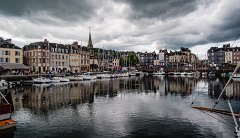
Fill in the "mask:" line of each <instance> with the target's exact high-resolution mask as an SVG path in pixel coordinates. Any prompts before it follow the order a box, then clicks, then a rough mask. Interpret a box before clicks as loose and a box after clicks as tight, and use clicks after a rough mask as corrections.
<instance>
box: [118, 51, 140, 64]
mask: <svg viewBox="0 0 240 138" xmlns="http://www.w3.org/2000/svg"><path fill="white" fill-rule="evenodd" d="M138 63H139V59H138V57H137V55H136V54H135V53H130V54H129V55H128V56H127V57H125V58H120V66H136V65H137V64H138Z"/></svg>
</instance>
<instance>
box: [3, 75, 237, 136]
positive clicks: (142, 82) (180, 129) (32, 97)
mask: <svg viewBox="0 0 240 138" xmlns="http://www.w3.org/2000/svg"><path fill="white" fill-rule="evenodd" d="M226 81H227V80H226V79H207V78H194V77H164V76H147V77H129V78H116V79H98V80H93V81H79V82H69V83H56V84H26V85H23V86H20V87H13V88H11V89H8V90H7V91H5V93H7V97H8V98H9V99H10V101H11V103H13V105H14V111H13V115H12V118H13V119H14V120H15V121H17V127H16V130H9V131H7V132H4V133H0V137H1V138H2V137H13V138H32V137H34V138H80V137H84V138H86V137H97V138H100V137H165V138H174V137H178V138H186V137H187V138H214V137H226V138H230V137H235V133H234V130H235V129H234V123H233V120H232V118H231V116H230V117H229V116H225V115H220V114H213V113H209V112H202V111H199V110H196V109H193V108H191V106H204V107H209V108H211V107H212V106H213V105H214V101H215V100H216V98H217V97H218V95H219V94H220V92H221V90H222V88H223V86H224V84H225V83H226ZM239 89H240V82H238V81H233V82H232V83H231V84H230V85H229V87H228V88H227V92H226V93H225V94H224V96H223V98H222V99H221V100H220V102H219V104H218V105H217V106H216V108H217V109H223V110H229V108H228V105H227V102H226V98H228V97H230V98H231V102H232V106H233V110H234V111H240V108H239V107H240V106H239V104H240V101H239V97H240V91H239Z"/></svg>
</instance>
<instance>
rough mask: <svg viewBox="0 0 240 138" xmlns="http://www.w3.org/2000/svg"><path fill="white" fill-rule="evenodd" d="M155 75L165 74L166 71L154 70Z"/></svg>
mask: <svg viewBox="0 0 240 138" xmlns="http://www.w3.org/2000/svg"><path fill="white" fill-rule="evenodd" d="M153 75H165V72H164V71H158V72H154V73H153Z"/></svg>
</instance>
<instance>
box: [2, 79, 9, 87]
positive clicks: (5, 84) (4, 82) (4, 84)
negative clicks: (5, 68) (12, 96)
mask: <svg viewBox="0 0 240 138" xmlns="http://www.w3.org/2000/svg"><path fill="white" fill-rule="evenodd" d="M7 85H8V83H7V81H5V80H1V81H0V86H7Z"/></svg>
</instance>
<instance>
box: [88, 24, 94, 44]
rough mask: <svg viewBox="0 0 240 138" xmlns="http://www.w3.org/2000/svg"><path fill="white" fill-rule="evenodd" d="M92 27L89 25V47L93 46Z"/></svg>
mask: <svg viewBox="0 0 240 138" xmlns="http://www.w3.org/2000/svg"><path fill="white" fill-rule="evenodd" d="M90 29H91V27H89V37H88V45H87V47H88V48H93V44H92V38H91V31H90Z"/></svg>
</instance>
